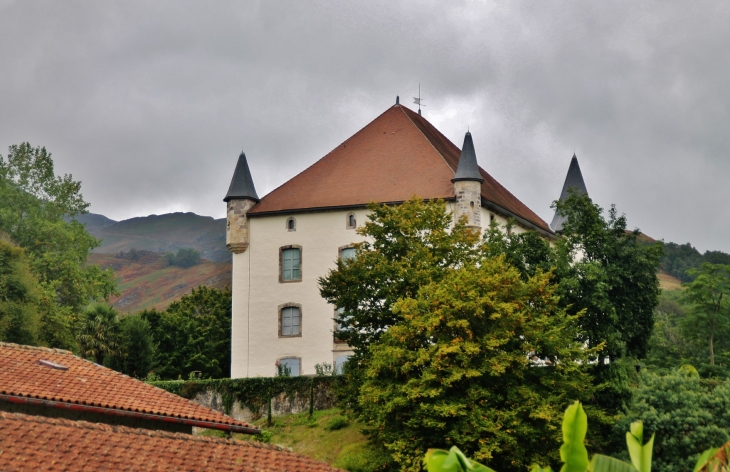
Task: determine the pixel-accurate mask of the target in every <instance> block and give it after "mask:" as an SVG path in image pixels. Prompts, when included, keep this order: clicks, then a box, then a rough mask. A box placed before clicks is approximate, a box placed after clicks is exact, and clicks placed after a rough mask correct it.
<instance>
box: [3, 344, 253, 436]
mask: <svg viewBox="0 0 730 472" xmlns="http://www.w3.org/2000/svg"><path fill="white" fill-rule="evenodd" d="M0 359H2V362H1V363H0V401H7V402H13V403H43V405H44V406H48V407H56V408H64V409H70V410H81V411H90V412H93V413H100V414H108V415H116V416H131V417H138V418H144V419H147V420H150V421H162V422H176V423H183V424H187V425H192V426H199V427H203V428H210V429H219V430H224V431H237V432H244V433H256V432H258V430H256V428H254V427H253V426H251V425H249V424H247V423H245V422H243V421H238V420H236V419H234V418H231V417H230V416H227V415H224V414H223V413H219V412H217V411H215V410H212V409H210V408H206V407H204V406H202V405H198V404H197V403H193V402H191V401H190V400H186V399H185V398H182V397H179V396H177V395H173V394H172V393H169V392H166V391H164V390H162V389H159V388H157V387H153V386H152V385H148V384H146V383H144V382H140V381H139V380H135V379H133V378H131V377H127V376H126V375H123V374H120V373H119V372H116V371H113V370H111V369H107V368H106V367H103V366H100V365H98V364H94V363H93V362H89V361H87V360H85V359H81V358H80V357H77V356H74V355H73V354H71V353H70V352H69V351H63V350H60V349H47V348H42V347H31V346H21V345H19V344H10V343H0ZM41 400H42V401H43V402H41Z"/></svg>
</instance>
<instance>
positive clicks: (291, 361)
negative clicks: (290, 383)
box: [279, 357, 302, 377]
mask: <svg viewBox="0 0 730 472" xmlns="http://www.w3.org/2000/svg"><path fill="white" fill-rule="evenodd" d="M279 364H280V365H281V366H285V367H286V370H287V371H288V372H289V375H290V376H291V377H299V375H300V373H301V364H302V363H301V361H300V360H299V358H297V357H287V358H285V359H280V360H279Z"/></svg>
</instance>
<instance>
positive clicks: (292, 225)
mask: <svg viewBox="0 0 730 472" xmlns="http://www.w3.org/2000/svg"><path fill="white" fill-rule="evenodd" d="M286 230H287V231H296V230H297V220H295V219H294V217H291V216H290V217H289V218H287V219H286Z"/></svg>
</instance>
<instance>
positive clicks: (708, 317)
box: [684, 262, 730, 365]
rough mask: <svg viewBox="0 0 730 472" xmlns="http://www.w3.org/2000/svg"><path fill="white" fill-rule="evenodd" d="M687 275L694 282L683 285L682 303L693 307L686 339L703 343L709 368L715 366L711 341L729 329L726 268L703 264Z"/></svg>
mask: <svg viewBox="0 0 730 472" xmlns="http://www.w3.org/2000/svg"><path fill="white" fill-rule="evenodd" d="M688 273H689V274H690V275H691V276H692V277H694V281H692V282H690V283H689V284H686V285H685V286H686V291H685V297H684V300H685V301H687V302H689V303H691V304H692V305H693V307H692V309H691V310H690V311H689V313H688V315H687V316H686V318H685V320H684V328H685V331H686V332H688V333H689V334H690V335H692V336H694V337H697V338H704V339H705V340H706V342H707V344H708V347H709V355H710V365H715V349H714V340H715V337H716V336H717V335H718V334H720V333H726V332H727V330H728V329H729V328H730V265H723V264H710V263H707V262H705V263H703V264H702V265H701V266H700V268H699V269H690V270H689V271H688Z"/></svg>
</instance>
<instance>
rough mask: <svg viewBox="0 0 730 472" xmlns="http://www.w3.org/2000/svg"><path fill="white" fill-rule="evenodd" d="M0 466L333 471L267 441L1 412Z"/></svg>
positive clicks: (16, 468)
mask: <svg viewBox="0 0 730 472" xmlns="http://www.w3.org/2000/svg"><path fill="white" fill-rule="evenodd" d="M0 470H3V471H19V470H27V471H40V470H64V471H82V470H83V471H87V470H157V471H168V470H170V471H172V470H186V471H187V470H215V471H232V470H236V471H254V470H256V471H292V472H298V471H334V470H337V469H334V468H332V467H330V466H329V465H327V464H324V463H321V462H317V461H315V460H313V459H310V458H308V457H304V456H301V455H299V454H295V453H293V452H290V451H288V450H286V449H284V448H281V447H278V446H272V445H268V444H261V443H255V442H250V441H237V440H234V439H218V438H204V437H200V436H191V435H189V434H181V433H167V432H164V431H150V430H145V429H135V428H128V427H125V426H110V425H107V424H101V423H87V422H85V421H71V420H65V419H52V418H45V417H40V416H29V415H23V414H20V413H4V412H0Z"/></svg>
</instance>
